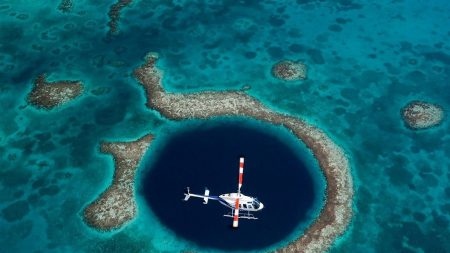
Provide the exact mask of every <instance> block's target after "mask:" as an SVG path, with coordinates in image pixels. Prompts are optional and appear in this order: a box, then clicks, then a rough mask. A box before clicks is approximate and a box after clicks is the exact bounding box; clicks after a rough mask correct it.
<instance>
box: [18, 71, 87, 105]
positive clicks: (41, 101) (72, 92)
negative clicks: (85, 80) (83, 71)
mask: <svg viewBox="0 0 450 253" xmlns="http://www.w3.org/2000/svg"><path fill="white" fill-rule="evenodd" d="M83 90H84V88H83V84H82V83H81V82H80V81H68V80H65V81H56V82H47V77H46V74H41V75H39V76H38V77H37V78H36V79H35V80H34V86H33V89H32V90H31V92H30V94H28V98H27V100H28V103H30V104H31V105H34V106H36V107H38V108H44V109H47V110H50V109H53V108H55V107H57V106H59V105H63V104H66V103H67V102H69V101H71V100H73V99H75V98H76V97H78V96H80V95H81V93H83Z"/></svg>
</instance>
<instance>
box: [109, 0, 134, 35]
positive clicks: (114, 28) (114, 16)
mask: <svg viewBox="0 0 450 253" xmlns="http://www.w3.org/2000/svg"><path fill="white" fill-rule="evenodd" d="M131 2H132V0H118V1H117V2H116V3H115V4H113V5H111V8H110V9H109V12H108V16H109V22H108V26H109V34H112V35H115V34H117V33H118V32H119V20H120V12H121V11H122V9H123V8H125V7H127V6H128V5H130V4H131Z"/></svg>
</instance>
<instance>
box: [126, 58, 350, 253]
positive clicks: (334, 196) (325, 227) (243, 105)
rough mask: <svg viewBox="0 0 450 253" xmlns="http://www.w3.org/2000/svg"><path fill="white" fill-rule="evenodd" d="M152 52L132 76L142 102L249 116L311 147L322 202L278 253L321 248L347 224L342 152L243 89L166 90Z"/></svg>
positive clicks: (199, 114)
mask: <svg viewBox="0 0 450 253" xmlns="http://www.w3.org/2000/svg"><path fill="white" fill-rule="evenodd" d="M157 60H158V55H157V54H155V53H150V54H148V55H147V56H146V61H145V63H144V64H143V65H142V66H140V67H139V68H137V69H136V70H135V71H134V76H135V77H136V79H137V80H138V81H139V82H140V84H141V85H142V86H143V88H144V89H145V93H146V97H147V106H148V107H149V108H150V109H153V110H157V111H159V112H160V113H161V115H162V116H164V117H166V118H168V119H172V120H178V121H179V120H186V119H211V118H214V117H218V116H242V117H249V118H254V119H257V120H260V121H263V122H268V123H270V124H274V125H281V126H283V127H285V128H287V129H288V130H290V131H291V132H292V133H293V134H294V135H295V136H296V137H297V138H298V139H299V140H301V141H303V143H304V144H305V145H306V146H307V147H308V148H309V149H310V150H311V151H312V153H313V155H314V156H315V158H316V159H317V161H318V163H319V166H320V169H321V171H322V173H323V175H324V176H325V179H326V190H325V193H326V201H325V205H324V207H323V208H322V210H321V212H320V214H319V216H318V217H317V218H316V219H315V221H314V222H313V223H312V224H311V225H310V226H309V227H308V228H307V229H306V230H305V232H304V233H303V235H302V236H300V237H299V238H297V239H296V240H294V241H292V242H291V243H289V244H288V245H287V246H285V247H283V248H281V249H279V250H277V251H278V252H324V251H326V250H328V249H329V248H330V246H331V245H332V244H333V242H334V241H335V240H336V238H338V237H339V236H340V235H342V234H343V233H344V232H345V230H346V229H347V227H348V225H349V223H350V221H351V217H352V213H353V209H352V205H353V194H354V191H353V179H352V175H351V169H350V164H349V161H348V159H347V157H346V154H345V152H344V151H343V150H342V148H340V147H339V146H338V145H337V144H336V143H335V142H333V141H332V140H331V138H329V137H328V135H327V134H325V133H324V132H323V131H322V130H320V129H318V128H317V127H314V126H312V125H310V124H309V123H307V122H305V121H303V120H301V119H299V118H296V117H293V116H290V115H286V114H283V113H278V112H274V111H273V110H271V109H269V108H268V107H266V106H265V105H263V104H261V103H260V102H259V101H258V100H257V99H255V98H254V97H252V96H250V95H248V94H246V93H245V92H244V91H223V92H214V91H205V92H195V93H179V94H176V93H170V92H166V91H165V89H164V88H163V86H162V75H163V73H162V71H161V70H160V69H159V68H158V67H157V66H156V63H157Z"/></svg>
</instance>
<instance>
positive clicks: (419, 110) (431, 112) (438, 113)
mask: <svg viewBox="0 0 450 253" xmlns="http://www.w3.org/2000/svg"><path fill="white" fill-rule="evenodd" d="M401 115H402V118H403V121H404V122H405V125H406V126H407V127H409V128H411V129H426V128H430V127H433V126H436V125H439V124H440V123H441V122H442V120H443V118H444V110H443V109H442V107H441V106H439V105H436V104H432V103H427V102H423V101H412V102H410V103H408V104H407V105H406V106H405V107H403V108H402V111H401Z"/></svg>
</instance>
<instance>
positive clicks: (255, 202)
mask: <svg viewBox="0 0 450 253" xmlns="http://www.w3.org/2000/svg"><path fill="white" fill-rule="evenodd" d="M252 204H253V207H254V208H255V209H258V208H259V205H260V204H259V201H258V200H257V199H255V200H254V201H253V203H252Z"/></svg>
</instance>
